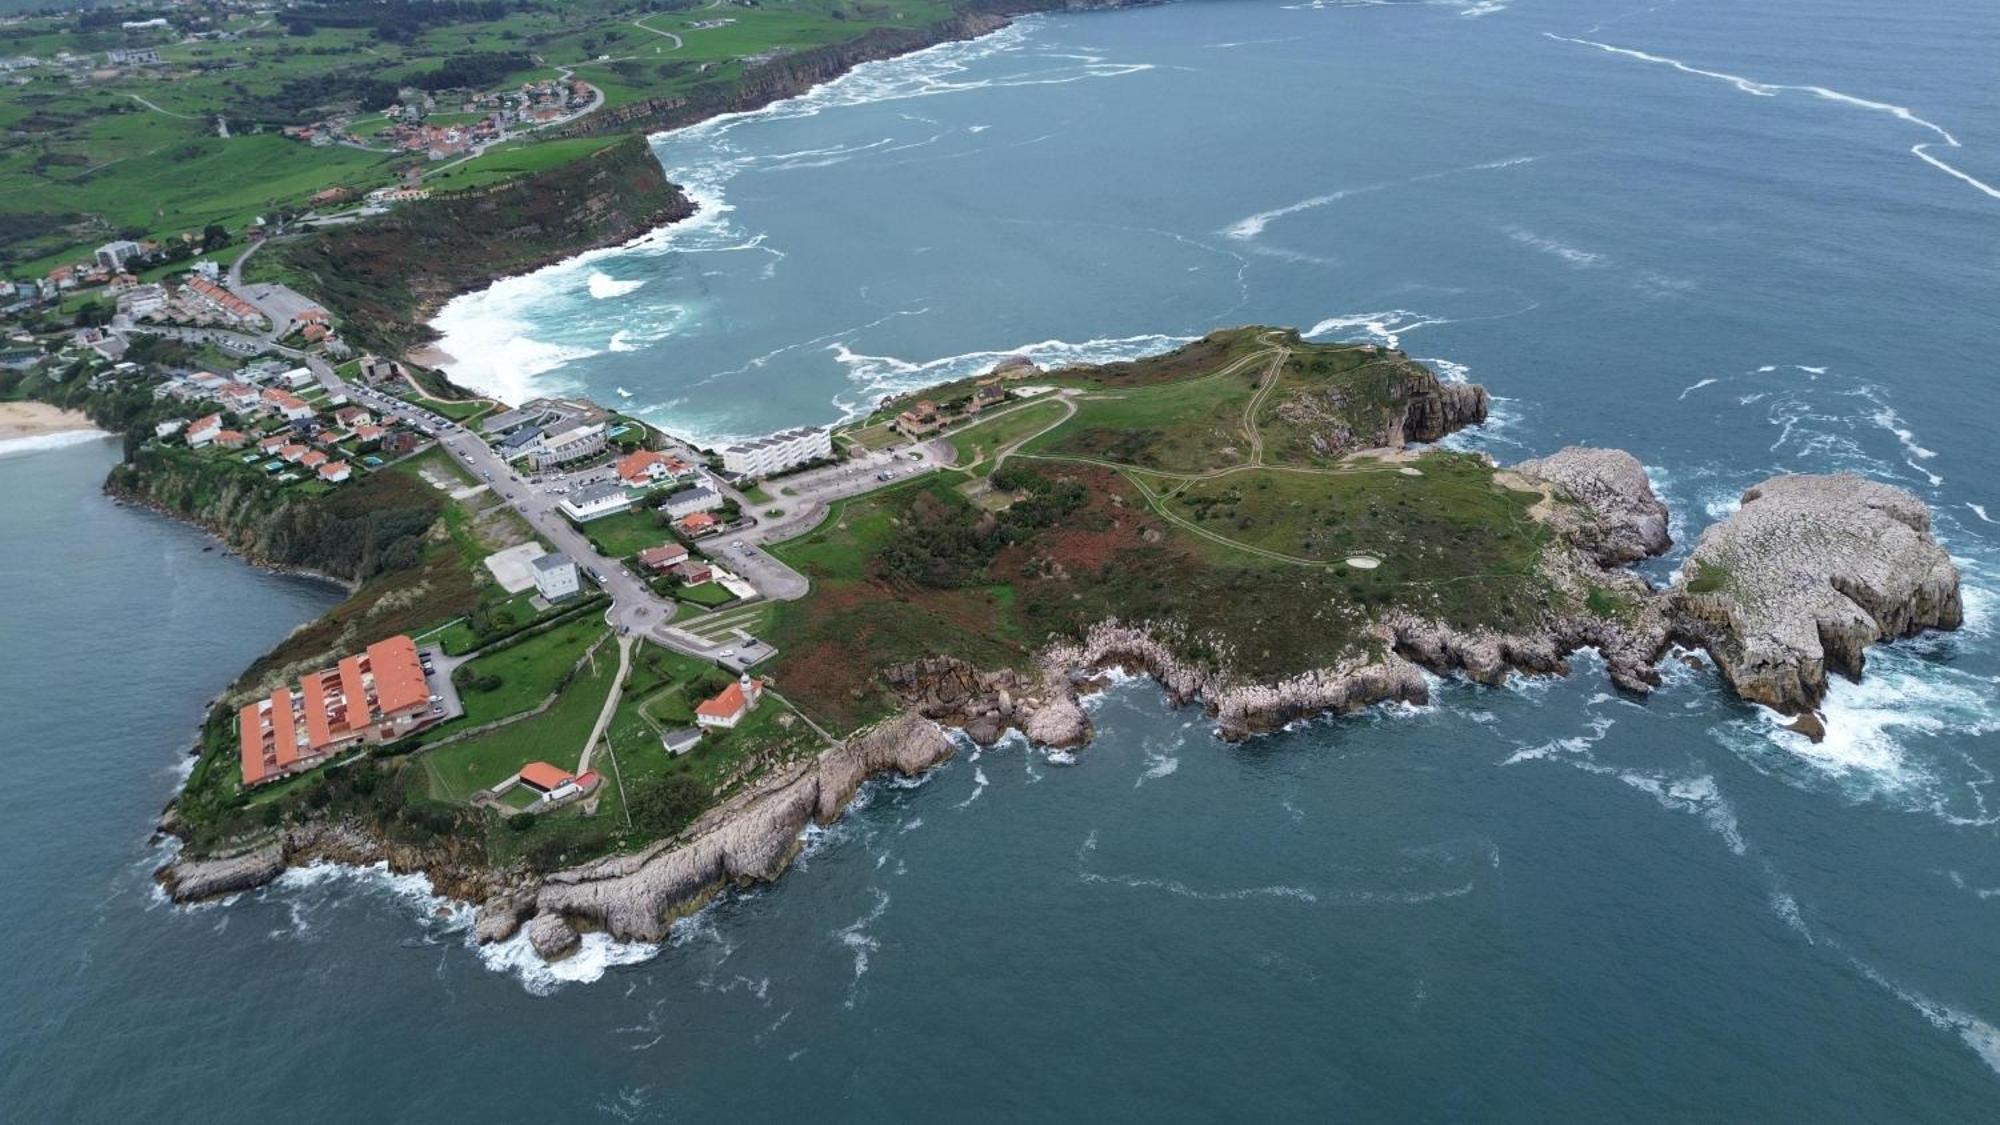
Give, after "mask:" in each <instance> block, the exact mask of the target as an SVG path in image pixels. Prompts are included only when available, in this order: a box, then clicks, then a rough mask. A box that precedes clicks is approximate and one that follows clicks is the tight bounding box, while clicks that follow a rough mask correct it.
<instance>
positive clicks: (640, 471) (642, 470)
mask: <svg viewBox="0 0 2000 1125" xmlns="http://www.w3.org/2000/svg"><path fill="white" fill-rule="evenodd" d="M666 464H669V461H668V459H667V455H666V454H664V453H655V452H653V451H652V450H649V449H642V450H640V451H639V452H637V453H632V454H628V455H626V456H624V457H620V458H619V459H618V475H619V476H621V477H623V478H625V479H626V480H628V481H629V480H637V479H639V478H640V477H643V476H645V475H646V471H647V470H648V469H651V468H652V467H653V466H654V465H666Z"/></svg>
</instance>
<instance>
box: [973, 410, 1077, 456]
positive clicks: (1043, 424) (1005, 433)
mask: <svg viewBox="0 0 2000 1125" xmlns="http://www.w3.org/2000/svg"><path fill="white" fill-rule="evenodd" d="M1066 410H1067V408H1066V407H1064V406H1063V404H1062V403H1061V402H1059V401H1057V400H1055V399H1041V400H1039V401H1037V400H1029V402H1028V403H1027V404H1025V405H1022V406H1014V405H1012V404H1009V405H1008V407H1007V408H1006V409H1005V411H1004V412H1003V413H998V414H997V415H995V416H994V417H990V418H986V419H982V420H981V421H979V422H975V423H973V424H972V425H969V426H966V427H964V428H962V429H959V430H955V431H953V432H952V434H951V439H950V440H951V445H952V449H953V450H954V451H956V453H957V458H956V460H957V463H958V464H960V465H973V464H978V463H980V462H983V461H985V460H986V459H987V458H990V457H992V456H993V455H994V454H996V453H998V452H1000V451H1001V450H1002V449H1005V448H1007V447H1008V446H1010V445H1013V444H1014V443H1015V442H1017V441H1020V440H1021V439H1022V438H1025V437H1028V436H1029V435H1031V434H1034V433H1036V432H1037V431H1040V430H1042V429H1045V428H1047V427H1048V426H1050V425H1052V424H1053V423H1055V422H1057V421H1058V420H1060V419H1061V418H1062V416H1063V414H1064V413H1065V411H1066Z"/></svg>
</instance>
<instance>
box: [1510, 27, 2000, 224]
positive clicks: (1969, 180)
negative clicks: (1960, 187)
mask: <svg viewBox="0 0 2000 1125" xmlns="http://www.w3.org/2000/svg"><path fill="white" fill-rule="evenodd" d="M1542 35H1543V36H1544V37H1546V38H1549V39H1553V40H1555V41H1556V42H1558V43H1574V44H1576V45H1577V46H1579V47H1595V48H1597V49H1598V50H1600V51H1606V52H1609V53H1610V54H1614V55H1623V56H1625V57H1626V58H1631V59H1638V60H1639V61H1640V62H1649V63H1657V64H1659V65H1661V66H1670V67H1673V68H1674V69H1675V70H1678V71H1680V72H1682V73H1683V74H1693V75H1698V76H1699V77H1702V78H1714V79H1716V80H1718V81H1722V82H1727V83H1729V84H1730V85H1732V86H1734V87H1736V88H1737V89H1738V90H1741V91H1743V92H1744V93H1746V94H1755V95H1756V96H1758V97H1760V98H1775V97H1777V96H1778V95H1780V94H1788V93H1789V94H1811V95H1812V96H1813V97H1816V98H1819V99H1821V100H1823V101H1829V102H1838V103H1839V104H1841V105H1849V106H1853V107H1855V108H1857V109H1866V110H1872V111H1874V112H1876V113H1886V114H1888V115H1890V116H1891V117H1895V118H1897V119H1899V120H1902V121H1907V122H1909V123H1910V124H1912V125H1918V126H1921V127H1923V128H1925V129H1928V130H1930V131H1931V132H1933V133H1935V134H1937V137H1938V139H1937V140H1935V141H1922V142H1920V143H1917V144H1914V145H1911V146H1910V153H1911V155H1913V156H1915V157H1916V158H1917V159H1918V160H1921V161H1923V162H1924V163H1926V164H1928V165H1930V166H1931V167H1933V168H1936V169H1937V170H1938V171H1940V172H1943V173H1944V174H1946V175H1948V176H1951V177H1953V178H1955V179H1958V180H1961V181H1963V182H1965V183H1966V184H1969V185H1971V186H1972V187H1973V188H1974V189H1975V190H1977V191H1979V192H1981V193H1983V194H1985V195H1986V196H1988V197H1989V198H1992V199H2000V188H1996V187H1994V186H1993V185H1992V184H1989V183H1987V182H1985V181H1984V180H1981V179H1978V178H1976V177H1974V176H1973V175H1971V174H1970V173H1967V172H1965V171H1963V170H1961V169H1958V168H1955V167H1953V166H1952V165H1950V164H1947V163H1946V162H1944V161H1943V160H1941V159H1939V158H1938V157H1936V156H1933V155H1931V152H1930V148H1931V146H1932V145H1935V144H1938V143H1940V142H1942V143H1943V144H1944V145H1945V146H1946V147H1948V148H1964V147H1965V146H1964V145H1962V144H1960V143H1959V142H1958V138H1957V137H1955V136H1953V135H1952V133H1951V130H1949V129H1946V128H1945V127H1944V126H1942V125H1939V124H1938V123H1937V122H1935V121H1929V120H1926V119H1925V118H1922V117H1919V116H1917V115H1916V114H1914V113H1912V112H1910V111H1909V110H1908V109H1906V108H1905V107H1903V106H1899V105H1892V104H1890V103H1888V102H1878V101H1874V100H1871V99H1869V98H1858V97H1855V96H1854V95H1853V94H1844V93H1841V92H1840V91H1839V90H1832V89H1828V88H1827V87H1825V86H1794V85H1785V84H1781V83H1775V82H1759V81H1757V80H1756V79H1754V78H1745V77H1743V76H1741V75H1738V74H1725V73H1723V72H1722V71H1719V70H1703V69H1701V68H1700V67H1696V66H1689V65H1688V64H1687V63H1684V62H1682V61H1680V60H1679V59H1670V58H1667V57H1665V56H1664V55H1650V54H1647V53H1646V52H1644V51H1636V50H1633V49H1632V48H1630V47H1616V46H1613V45H1611V44H1609V43H1599V42H1597V41H1596V40H1594V39H1575V38H1571V37H1570V36H1567V35H1557V34H1556V33H1554V32H1552V31H1544V32H1542Z"/></svg>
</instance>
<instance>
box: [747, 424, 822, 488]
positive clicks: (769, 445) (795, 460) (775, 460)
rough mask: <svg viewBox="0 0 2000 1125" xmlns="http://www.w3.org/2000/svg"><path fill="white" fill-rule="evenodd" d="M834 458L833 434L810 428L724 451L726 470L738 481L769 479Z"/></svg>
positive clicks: (763, 438) (767, 435)
mask: <svg viewBox="0 0 2000 1125" xmlns="http://www.w3.org/2000/svg"><path fill="white" fill-rule="evenodd" d="M831 456H833V431H831V430H825V429H819V428H816V427H810V426H808V427H801V428H799V429H796V430H780V431H778V432H777V433H775V434H765V435H764V436H763V437H760V438H753V439H751V440H749V441H745V442H739V443H737V444H735V445H732V446H729V447H728V448H726V449H724V450H723V451H722V468H723V469H724V471H726V472H728V473H730V474H732V475H734V476H738V477H768V476H770V475H771V474H772V473H782V472H784V471H785V470H786V469H789V468H792V467H793V466H795V465H803V464H805V463H806V462H808V461H817V460H819V459H820V458H822V457H831Z"/></svg>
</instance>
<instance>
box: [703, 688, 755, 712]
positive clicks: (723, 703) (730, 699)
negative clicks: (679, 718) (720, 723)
mask: <svg viewBox="0 0 2000 1125" xmlns="http://www.w3.org/2000/svg"><path fill="white" fill-rule="evenodd" d="M745 706H747V701H746V700H744V698H743V685H742V684H730V685H729V686H728V687H726V688H723V689H722V694H720V695H718V696H716V697H715V698H714V699H709V700H704V701H703V702H702V705H701V706H699V707H697V708H695V709H694V713H695V714H697V715H703V716H706V717H708V718H711V719H727V718H729V717H730V716H732V715H741V714H742V713H743V708H744V707H745Z"/></svg>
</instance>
